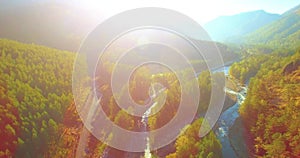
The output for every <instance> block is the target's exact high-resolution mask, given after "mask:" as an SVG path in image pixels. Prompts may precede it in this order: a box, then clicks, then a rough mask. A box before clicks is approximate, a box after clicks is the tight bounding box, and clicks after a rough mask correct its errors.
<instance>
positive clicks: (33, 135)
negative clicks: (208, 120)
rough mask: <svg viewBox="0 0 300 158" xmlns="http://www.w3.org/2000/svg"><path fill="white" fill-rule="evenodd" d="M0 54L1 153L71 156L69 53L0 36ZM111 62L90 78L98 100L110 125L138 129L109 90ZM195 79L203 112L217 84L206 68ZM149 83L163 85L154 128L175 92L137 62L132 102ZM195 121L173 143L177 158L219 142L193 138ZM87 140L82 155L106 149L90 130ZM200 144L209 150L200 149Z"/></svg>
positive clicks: (168, 114)
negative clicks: (162, 102)
mask: <svg viewBox="0 0 300 158" xmlns="http://www.w3.org/2000/svg"><path fill="white" fill-rule="evenodd" d="M0 55H1V58H0V60H1V62H0V73H1V76H0V94H1V95H0V107H1V109H0V110H1V111H0V113H1V116H0V119H1V123H0V125H1V126H0V127H1V140H2V142H3V143H2V144H1V145H0V155H1V157H14V156H16V157H67V156H69V157H72V155H73V156H75V153H76V148H77V145H78V141H79V137H80V134H81V133H82V131H83V128H84V127H83V125H82V122H81V120H80V118H79V116H78V113H77V111H76V107H75V103H74V102H73V101H72V100H73V98H72V94H71V73H72V69H73V61H74V57H75V54H73V53H71V52H65V51H59V50H55V49H51V48H47V47H43V46H37V45H33V44H22V43H18V42H15V41H10V40H5V39H2V40H1V41H0ZM40 63H43V64H40ZM113 66H114V65H113V63H109V62H106V63H104V64H103V65H99V68H98V75H100V76H101V78H100V79H99V80H96V82H97V87H98V88H99V91H101V93H102V94H103V99H102V100H101V105H102V107H103V109H104V111H105V112H106V114H107V115H108V117H109V118H110V119H111V120H112V121H113V122H114V123H115V124H117V125H119V126H121V127H122V128H125V129H127V130H133V131H140V130H141V129H140V128H141V122H140V120H141V118H140V117H134V116H131V115H129V114H128V113H127V112H125V111H124V110H121V109H120V108H119V107H118V105H117V104H116V101H115V99H114V97H113V95H112V92H111V88H110V82H111V81H110V76H111V70H112V67H113ZM213 75H218V74H213ZM150 76H151V77H150ZM198 81H199V86H200V89H201V91H200V94H201V99H200V100H201V102H200V103H199V107H201V108H200V110H199V113H200V112H202V113H204V112H205V111H206V109H207V106H208V103H209V99H210V91H211V90H210V88H211V84H217V83H215V82H213V81H211V79H210V73H209V72H208V71H206V72H203V73H202V74H201V75H200V77H199V78H198ZM152 82H159V83H161V84H162V85H164V86H165V87H167V88H168V90H167V92H166V93H167V100H166V104H165V106H164V107H163V108H162V109H161V110H160V111H159V112H158V113H157V114H155V115H153V116H151V117H150V118H149V129H148V130H153V129H157V128H160V127H162V126H164V125H165V124H166V123H167V122H168V121H170V119H172V118H173V117H174V115H175V114H176V110H178V109H177V108H178V104H179V101H180V100H179V98H180V94H181V93H180V85H179V83H178V80H177V79H176V76H175V74H174V73H170V72H166V73H164V74H154V75H153V74H151V73H150V69H149V68H147V67H142V68H140V69H138V71H136V72H135V73H134V74H133V75H132V77H131V81H130V93H131V95H132V97H133V99H134V100H135V101H136V102H137V103H140V104H143V103H145V102H146V100H147V98H148V97H149V96H148V91H149V88H150V86H151V83H152ZM120 96H122V94H120ZM201 122H202V119H198V120H197V121H195V122H194V123H193V124H192V125H191V126H189V127H188V129H187V130H186V131H185V132H183V135H182V136H181V137H179V138H178V139H177V141H176V145H175V146H174V149H176V153H174V154H177V157H181V156H179V155H180V154H184V153H182V152H183V151H186V152H187V153H189V151H190V150H189V149H191V152H192V151H193V153H191V155H194V156H196V155H198V154H197V153H195V152H198V151H201V154H200V155H198V156H202V157H206V156H210V157H219V155H220V152H221V151H220V149H221V145H220V143H219V141H218V139H217V138H216V136H215V134H214V133H213V132H211V133H210V134H209V135H207V136H206V137H204V138H202V139H200V138H198V137H196V131H197V130H199V127H200V124H201ZM100 128H101V127H100ZM88 140H89V141H88V144H87V145H86V148H88V149H89V151H86V153H85V154H84V155H85V156H86V157H97V156H98V157H99V156H100V155H102V154H103V151H104V150H105V149H106V148H109V147H108V146H107V145H105V144H103V143H101V142H100V141H99V140H98V139H96V138H95V137H94V136H93V135H92V134H88ZM182 141H188V142H198V143H197V146H194V143H190V144H185V143H184V142H182ZM202 147H205V148H209V150H207V149H206V150H205V151H202ZM112 151H115V152H120V151H117V150H114V149H112ZM121 153H124V152H121ZM174 154H173V156H175V155H174Z"/></svg>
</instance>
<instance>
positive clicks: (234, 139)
mask: <svg viewBox="0 0 300 158" xmlns="http://www.w3.org/2000/svg"><path fill="white" fill-rule="evenodd" d="M244 133H245V127H244V125H243V122H242V119H241V117H238V118H237V119H236V120H235V122H234V124H233V125H232V126H231V127H230V128H229V134H228V137H229V141H230V145H231V147H232V148H233V150H234V151H235V153H236V155H237V157H239V158H248V157H252V156H250V152H249V150H248V147H247V145H246V143H245V142H246V140H245V135H244Z"/></svg>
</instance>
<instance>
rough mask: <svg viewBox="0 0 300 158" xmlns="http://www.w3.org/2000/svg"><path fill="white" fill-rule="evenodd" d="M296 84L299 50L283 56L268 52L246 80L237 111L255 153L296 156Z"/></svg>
mask: <svg viewBox="0 0 300 158" xmlns="http://www.w3.org/2000/svg"><path fill="white" fill-rule="evenodd" d="M258 57H260V56H258ZM257 60H260V59H257ZM299 83H300V52H299V51H298V52H296V53H295V54H294V55H292V56H285V57H282V56H277V57H275V56H272V55H269V56H268V61H266V62H264V63H263V64H262V65H261V67H260V68H259V70H258V72H257V74H256V75H255V77H253V78H252V79H251V80H250V83H249V89H248V92H247V98H246V100H245V102H244V104H242V106H241V107H240V109H239V112H240V114H241V117H242V119H243V122H244V124H245V125H246V128H247V131H248V133H249V134H250V137H249V138H251V143H250V144H253V146H252V147H253V152H254V153H255V154H256V155H257V156H262V157H297V156H299V154H300V144H299V141H300V139H299V138H300V133H299V129H300V123H299V120H300V115H299V114H300V101H299V96H300V84H299Z"/></svg>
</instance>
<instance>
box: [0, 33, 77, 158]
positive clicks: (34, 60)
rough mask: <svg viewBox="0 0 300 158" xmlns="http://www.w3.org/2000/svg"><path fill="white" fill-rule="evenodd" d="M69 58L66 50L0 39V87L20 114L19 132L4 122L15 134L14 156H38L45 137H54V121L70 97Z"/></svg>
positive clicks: (70, 59) (42, 151) (45, 147)
mask: <svg viewBox="0 0 300 158" xmlns="http://www.w3.org/2000/svg"><path fill="white" fill-rule="evenodd" d="M73 59H74V54H72V53H70V52H64V51H58V50H55V49H51V48H47V47H42V46H36V45H29V44H21V43H18V42H14V41H9V40H4V39H1V40H0V74H1V75H0V87H1V86H2V87H3V88H4V89H5V91H6V93H5V95H4V96H6V97H8V98H10V100H11V105H13V106H12V108H16V109H17V111H18V113H15V114H14V116H15V117H16V118H18V117H19V118H20V120H19V121H18V128H19V129H20V132H18V130H16V129H15V127H16V126H13V125H12V124H10V125H7V126H6V129H7V130H8V131H10V133H11V134H13V135H15V134H16V135H18V137H19V138H18V137H16V140H18V141H16V142H18V146H17V153H16V154H15V155H16V156H17V157H42V155H43V153H44V152H45V151H46V150H47V143H48V142H47V141H48V140H49V139H56V138H57V137H58V133H57V130H58V125H59V124H60V123H62V119H63V118H62V117H63V114H64V112H65V109H66V107H67V105H69V104H70V101H71V99H72V95H71V73H72V65H73ZM1 96H2V95H1ZM4 102H7V101H4ZM0 105H1V106H4V105H5V104H2V102H1V104H0ZM6 108H7V107H1V109H0V110H6ZM7 115H9V114H7ZM5 118H9V116H6V117H5ZM1 129H4V128H3V127H1ZM1 131H2V130H1ZM5 143H13V142H5Z"/></svg>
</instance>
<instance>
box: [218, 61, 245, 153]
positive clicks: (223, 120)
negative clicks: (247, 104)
mask: <svg viewBox="0 0 300 158" xmlns="http://www.w3.org/2000/svg"><path fill="white" fill-rule="evenodd" d="M229 68H230V67H224V68H221V69H218V70H216V71H215V72H224V74H225V75H226V76H228V70H229ZM241 89H242V90H241V91H239V92H235V91H233V90H230V89H228V88H225V92H226V93H229V94H233V95H236V97H237V102H236V103H235V104H234V105H233V106H231V107H230V108H228V109H227V110H226V111H224V112H223V113H222V114H221V116H220V118H219V120H218V122H217V127H218V128H217V129H216V130H215V133H216V135H217V137H218V139H219V140H220V142H221V144H222V155H223V157H224V158H237V155H236V153H235V151H234V149H233V148H232V146H231V144H230V140H229V139H230V138H229V136H228V135H229V128H230V127H232V125H233V124H234V122H235V120H236V119H237V118H238V117H239V113H238V109H239V107H240V105H241V104H242V103H243V101H244V99H245V95H246V94H247V87H241Z"/></svg>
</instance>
